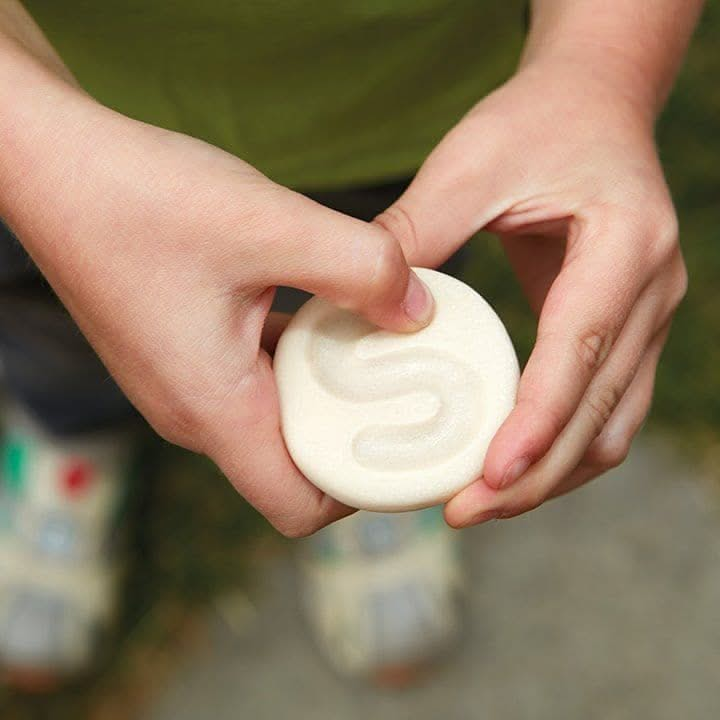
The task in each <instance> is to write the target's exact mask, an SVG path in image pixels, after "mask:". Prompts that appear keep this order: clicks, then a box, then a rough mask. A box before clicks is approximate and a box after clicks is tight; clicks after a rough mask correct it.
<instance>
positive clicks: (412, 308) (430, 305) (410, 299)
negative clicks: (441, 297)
mask: <svg viewBox="0 0 720 720" xmlns="http://www.w3.org/2000/svg"><path fill="white" fill-rule="evenodd" d="M403 309H404V310H405V314H406V315H407V316H408V317H409V318H410V319H411V320H412V321H413V323H415V324H417V325H422V326H424V325H427V324H428V323H429V322H430V320H431V318H432V316H433V313H434V312H435V300H434V299H433V296H432V293H431V292H430V290H429V289H428V287H427V285H425V283H424V282H423V281H422V280H420V278H419V277H418V276H417V275H416V274H415V273H414V272H413V271H412V270H411V271H410V280H409V281H408V286H407V290H406V291H405V299H404V300H403Z"/></svg>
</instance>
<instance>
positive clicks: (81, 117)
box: [0, 36, 101, 225]
mask: <svg viewBox="0 0 720 720" xmlns="http://www.w3.org/2000/svg"><path fill="white" fill-rule="evenodd" d="M0 97H4V98H6V102H5V103H4V106H3V111H2V113H0V147H2V152H1V153H0V216H2V217H3V218H4V219H6V220H8V221H9V222H10V224H11V225H12V224H13V219H14V216H16V215H17V214H18V212H19V211H20V210H21V207H24V206H27V205H30V204H34V205H37V206H39V207H43V209H44V210H47V207H46V206H43V205H41V204H39V203H38V200H39V198H36V197H35V190H36V189H37V188H38V187H39V186H41V185H42V183H43V181H46V182H49V181H50V180H51V178H53V177H54V178H57V177H58V176H62V175H63V174H67V172H69V171H70V168H69V167H68V168H67V169H65V168H62V167H60V166H61V165H62V164H63V163H64V160H65V159H66V158H67V159H68V160H69V159H70V158H71V157H72V156H75V157H80V156H81V154H82V150H81V149H80V148H81V147H82V144H81V143H82V140H83V136H84V135H85V132H84V130H85V129H86V128H87V126H88V124H89V123H90V122H91V119H92V117H93V116H94V115H95V114H97V111H98V110H99V109H100V108H101V106H100V105H99V104H98V103H96V102H95V101H94V100H93V99H92V98H90V97H89V96H88V95H87V94H86V93H84V92H83V91H82V90H81V89H79V88H78V87H77V86H76V85H74V84H72V83H70V82H68V81H67V79H66V78H64V77H62V76H60V75H58V74H57V73H55V72H54V71H53V70H51V69H49V68H48V67H47V66H46V65H45V64H43V63H42V62H41V61H39V60H38V59H37V58H35V57H34V56H32V55H30V54H29V53H27V51H26V50H25V49H24V48H23V47H22V46H21V45H19V44H17V43H16V42H15V41H14V40H12V39H9V38H8V37H7V36H0Z"/></svg>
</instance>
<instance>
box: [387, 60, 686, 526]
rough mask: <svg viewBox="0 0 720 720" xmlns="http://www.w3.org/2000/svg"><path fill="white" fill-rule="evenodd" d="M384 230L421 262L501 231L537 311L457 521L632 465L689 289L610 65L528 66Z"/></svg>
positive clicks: (666, 211) (444, 151)
mask: <svg viewBox="0 0 720 720" xmlns="http://www.w3.org/2000/svg"><path fill="white" fill-rule="evenodd" d="M376 222H377V223H378V224H380V225H381V226H383V227H385V228H387V229H388V230H389V231H390V232H392V233H393V234H394V235H395V236H396V237H397V238H398V239H399V240H400V242H401V244H402V246H403V248H404V250H405V254H406V257H407V258H408V260H409V261H410V262H411V264H414V265H426V266H435V265H438V264H439V263H440V262H441V261H443V260H444V259H445V258H447V257H448V256H449V255H450V254H451V253H452V252H453V251H454V250H456V249H457V248H458V247H459V246H460V245H462V244H463V243H464V242H465V241H466V240H468V239H469V238H470V237H471V236H472V235H473V234H474V233H476V232H477V231H478V230H480V229H483V228H485V229H488V230H490V231H492V232H494V233H496V234H498V235H499V236H500V238H501V239H502V242H503V244H504V247H505V249H506V252H507V255H508V258H509V260H510V262H511V264H512V267H513V269H514V270H515V272H516V274H517V276H518V279H519V281H520V283H521V284H522V286H523V288H524V290H525V292H526V294H527V296H528V298H529V300H530V303H531V305H532V307H533V308H534V310H535V311H536V312H537V313H538V314H539V324H538V332H537V340H536V344H535V348H534V350H533V352H532V355H531V357H530V359H529V361H528V363H527V366H526V367H525V370H524V372H523V375H522V379H521V383H520V388H519V392H518V403H517V407H516V408H515V410H514V411H513V412H512V413H511V415H510V416H509V417H508V419H507V421H506V422H505V423H504V425H503V426H502V427H501V428H500V430H499V431H498V433H497V435H496V437H495V438H494V440H493V442H492V444H491V446H490V448H489V451H488V454H487V458H486V462H485V470H484V476H483V478H482V479H479V480H478V481H476V482H474V483H473V484H472V485H470V486H469V487H468V488H466V489H465V490H463V491H462V492H461V493H459V494H458V495H457V496H456V497H455V498H453V499H452V500H450V502H449V503H448V505H447V507H446V511H445V514H446V518H447V520H448V522H449V523H450V524H451V525H454V526H458V527H460V526H465V525H470V524H473V523H477V522H481V521H483V520H487V519H490V518H496V517H510V516H513V515H517V514H519V513H522V512H525V511H527V510H530V509H532V508H534V507H536V506H538V505H539V504H541V503H542V502H543V501H545V500H546V499H548V498H550V497H553V496H556V495H558V494H561V493H564V492H567V491H568V490H570V489H572V488H575V487H577V486H579V485H581V484H582V483H585V482H587V481H588V480H590V479H591V478H593V477H595V476H597V475H599V474H600V473H602V472H603V471H604V470H606V469H608V468H610V467H613V466H615V465H617V464H619V463H620V462H621V461H622V460H623V459H624V458H625V456H626V454H627V452H628V449H629V447H630V443H631V440H632V438H633V436H634V435H635V434H636V433H637V431H638V429H639V428H640V426H641V425H642V423H643V420H644V418H645V416H646V414H647V412H648V409H649V406H650V401H651V397H652V392H653V383H654V377H655V369H656V365H657V362H658V358H659V356H660V352H661V349H662V346H663V344H664V342H665V338H666V336H667V333H668V328H669V325H670V319H671V317H672V315H673V312H674V311H675V309H676V307H677V305H678V303H679V302H680V300H681V298H682V297H683V294H684V292H685V288H686V282H687V281H686V273H685V268H684V264H683V261H682V257H681V254H680V250H679V247H678V241H677V224H676V218H675V214H674V211H673V206H672V202H671V199H670V197H669V194H668V190H667V188H666V185H665V181H664V179H663V173H662V170H661V167H660V164H659V162H658V157H657V154H656V150H655V146H654V141H653V133H652V118H651V117H649V113H648V111H647V110H645V109H644V108H642V107H641V106H640V105H639V104H638V105H636V103H635V101H634V99H633V98H632V97H628V96H627V95H626V94H625V92H624V91H623V90H622V89H621V88H617V87H615V86H614V85H613V83H612V82H611V81H610V80H609V79H608V78H607V77H605V76H604V74H603V72H602V70H601V69H600V70H599V69H598V68H595V67H594V68H583V67H580V66H575V65H573V64H572V63H571V62H569V61H567V60H565V61H563V62H559V63H553V62H552V61H550V62H545V63H540V62H538V63H535V64H533V65H529V66H527V67H525V68H523V69H522V70H520V71H519V73H518V74H517V75H516V76H515V77H514V78H513V79H512V80H510V81H509V82H508V83H507V84H506V85H505V86H503V87H501V88H500V89H499V90H497V91H496V92H495V93H493V94H492V95H490V96H489V97H487V98H486V99H484V100H483V101H481V102H480V103H479V104H478V105H477V106H475V108H473V110H472V111H471V112H470V113H469V114H468V115H467V116H466V117H465V118H464V119H463V120H462V121H461V122H460V123H459V124H458V125H457V126H456V127H455V128H454V129H453V130H452V131H451V132H450V133H449V134H448V135H447V136H446V137H445V138H444V139H443V141H442V142H441V143H440V144H439V145H438V146H437V148H436V149H435V150H434V151H433V152H432V153H431V155H430V156H429V157H428V159H427V161H426V162H425V163H424V165H423V167H422V168H421V170H420V172H419V173H418V175H417V177H416V178H415V180H414V182H413V183H412V184H411V186H410V187H409V188H408V190H407V191H406V193H405V194H404V195H403V196H402V197H401V198H400V199H399V200H398V201H397V202H396V203H395V204H394V205H393V206H392V207H391V208H389V209H388V210H387V211H386V212H385V213H383V214H382V215H381V216H380V217H379V218H377V220H376Z"/></svg>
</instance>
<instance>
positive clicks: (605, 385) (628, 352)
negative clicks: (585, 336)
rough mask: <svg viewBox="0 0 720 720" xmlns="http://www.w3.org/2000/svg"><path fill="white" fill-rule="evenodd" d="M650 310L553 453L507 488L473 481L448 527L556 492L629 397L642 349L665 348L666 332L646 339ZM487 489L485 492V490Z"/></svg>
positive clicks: (637, 317) (637, 320)
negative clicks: (611, 416) (663, 345)
mask: <svg viewBox="0 0 720 720" xmlns="http://www.w3.org/2000/svg"><path fill="white" fill-rule="evenodd" d="M649 306H650V304H649V302H648V301H647V300H646V301H645V302H641V303H639V305H638V308H636V311H635V312H634V313H633V315H632V317H631V319H630V321H629V322H628V324H627V327H626V328H625V330H624V331H623V334H622V336H621V337H620V339H619V340H618V343H617V346H616V348H615V349H614V351H613V353H612V354H611V356H610V357H609V358H608V360H607V362H606V363H605V365H604V366H603V367H602V368H601V370H600V372H599V373H598V375H597V376H596V377H595V378H594V379H593V381H592V383H591V384H590V386H589V387H588V390H587V393H586V397H584V398H583V402H582V403H581V405H580V406H579V407H578V409H577V412H576V413H575V414H574V415H573V417H572V419H571V420H570V422H569V423H567V425H566V427H565V428H564V429H563V430H562V431H561V432H560V434H559V436H558V437H557V439H556V440H555V442H554V443H553V445H552V447H551V448H550V450H549V452H547V453H546V454H545V455H544V456H543V457H542V458H541V459H540V460H539V461H538V462H536V463H535V464H534V465H532V466H531V467H530V468H529V469H528V470H527V471H526V472H525V473H524V474H523V476H522V478H521V479H520V480H519V481H518V482H517V483H515V484H514V485H511V486H509V487H506V488H505V489H502V490H498V489H495V488H492V487H490V486H489V485H488V483H487V482H485V480H484V478H483V479H480V480H478V481H476V482H474V483H473V484H472V485H470V486H469V487H468V488H466V489H465V490H463V491H462V492H460V493H459V494H458V495H457V496H456V497H454V498H453V499H452V500H450V502H449V503H448V505H447V506H446V511H445V514H446V518H447V519H448V522H449V523H451V524H452V525H453V526H455V527H465V526H466V525H472V524H475V523H476V522H478V518H480V519H481V520H480V521H482V520H483V519H486V518H487V517H490V516H496V517H497V516H501V517H513V516H515V515H518V514H520V513H523V512H527V511H528V510H531V509H533V508H535V507H537V506H538V505H540V504H542V502H544V501H545V499H547V498H548V497H549V496H550V494H551V493H552V492H553V490H554V488H555V487H557V486H558V485H559V484H560V483H562V482H563V481H564V480H565V479H566V478H567V477H569V476H570V475H571V474H572V473H573V471H574V470H575V469H576V468H577V467H578V466H579V464H580V462H581V460H582V459H583V456H584V455H585V453H586V451H587V449H588V448H589V447H590V445H591V443H592V442H593V441H594V440H595V438H597V437H598V436H599V435H600V434H601V432H602V430H603V428H604V425H605V421H607V419H608V416H609V415H610V414H611V413H612V411H614V409H615V406H611V403H612V402H615V405H617V401H619V399H620V398H621V397H623V396H624V395H625V392H626V390H627V388H628V387H629V386H630V383H631V382H632V381H633V379H634V377H635V375H636V373H637V371H638V368H639V366H640V363H641V361H642V360H643V358H644V349H645V348H648V352H650V348H652V349H653V351H656V350H655V344H656V342H657V343H659V345H660V347H662V343H663V342H664V339H665V336H666V330H665V329H663V330H661V331H660V332H659V334H658V335H657V337H655V338H652V337H644V336H645V333H646V332H647V316H646V314H647V312H648V309H647V308H648V307H649ZM657 352H659V350H658V351H657ZM654 367H655V366H653V367H652V369H653V371H654ZM616 399H617V401H616ZM483 485H484V486H485V488H482V487H481V486H483Z"/></svg>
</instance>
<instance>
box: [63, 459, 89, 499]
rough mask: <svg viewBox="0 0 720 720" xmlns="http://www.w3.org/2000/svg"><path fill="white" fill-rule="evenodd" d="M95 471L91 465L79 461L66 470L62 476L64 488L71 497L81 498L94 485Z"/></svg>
mask: <svg viewBox="0 0 720 720" xmlns="http://www.w3.org/2000/svg"><path fill="white" fill-rule="evenodd" d="M94 474H95V473H94V470H93V468H92V466H91V465H90V463H88V462H85V461H83V460H78V461H76V462H73V463H71V464H70V465H69V466H68V467H66V468H65V471H64V472H63V474H62V479H61V483H62V487H63V490H64V491H65V493H66V494H67V495H69V496H70V497H79V496H81V495H82V494H83V493H85V492H86V491H87V490H88V488H89V487H90V486H91V485H92V482H93V475H94Z"/></svg>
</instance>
